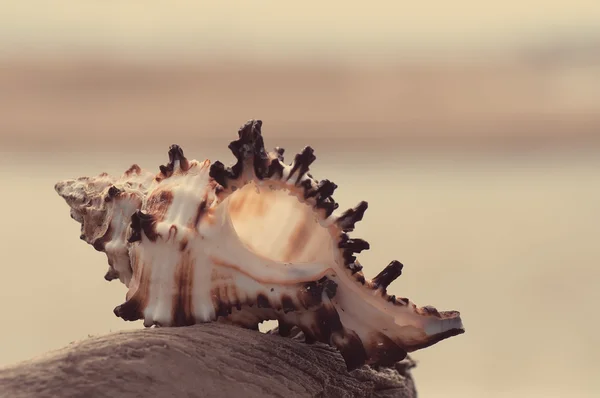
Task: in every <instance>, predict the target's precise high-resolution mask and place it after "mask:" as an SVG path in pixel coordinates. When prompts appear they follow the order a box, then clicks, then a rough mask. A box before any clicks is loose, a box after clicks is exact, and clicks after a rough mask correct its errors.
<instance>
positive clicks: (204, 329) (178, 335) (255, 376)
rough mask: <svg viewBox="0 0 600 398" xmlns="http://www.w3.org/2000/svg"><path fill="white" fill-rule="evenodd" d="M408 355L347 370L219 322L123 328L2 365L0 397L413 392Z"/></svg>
mask: <svg viewBox="0 0 600 398" xmlns="http://www.w3.org/2000/svg"><path fill="white" fill-rule="evenodd" d="M413 366H414V363H413V362H412V361H411V360H410V359H407V360H404V361H402V362H400V363H398V364H397V365H396V368H395V369H381V370H379V371H377V370H373V369H371V368H369V367H366V366H365V367H363V368H360V369H357V370H354V371H352V372H350V373H349V372H347V370H346V366H345V364H344V361H343V359H342V357H341V356H340V354H339V353H338V352H336V351H335V350H334V349H332V348H330V347H328V346H326V345H323V344H319V343H317V344H312V345H309V344H305V343H303V342H300V341H298V339H295V338H283V337H279V336H277V335H274V333H269V334H263V333H259V332H256V331H252V330H246V329H241V328H238V327H234V326H228V325H225V324H220V323H209V324H202V325H196V326H190V327H180V328H152V329H144V330H135V331H126V332H119V333H114V334H110V335H107V336H102V337H94V338H89V339H87V340H84V341H81V342H78V343H73V344H71V345H70V346H68V347H66V348H63V349H61V350H59V351H55V352H51V353H49V354H46V355H45V356H43V357H39V358H36V359H33V360H30V361H26V362H23V363H20V364H16V365H14V366H11V367H8V368H4V369H0V397H2V398H4V397H10V398H20V397H40V398H42V397H111V398H116V397H243V398H252V397H285V398H291V397H402V398H412V397H416V392H415V388H414V384H413V380H412V377H411V374H410V369H411V368H412V367H413Z"/></svg>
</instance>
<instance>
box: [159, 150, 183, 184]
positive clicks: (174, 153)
mask: <svg viewBox="0 0 600 398" xmlns="http://www.w3.org/2000/svg"><path fill="white" fill-rule="evenodd" d="M177 167H179V168H180V169H181V170H182V171H187V170H188V169H189V168H190V164H189V162H188V160H187V158H186V157H185V156H184V155H183V149H181V147H180V146H179V145H177V144H173V145H171V146H170V147H169V163H168V164H167V165H162V166H160V173H161V174H162V176H163V177H164V178H168V177H171V176H172V175H173V173H174V171H175V169H176V168H177Z"/></svg>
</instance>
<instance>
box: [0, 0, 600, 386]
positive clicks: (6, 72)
mask: <svg viewBox="0 0 600 398" xmlns="http://www.w3.org/2000/svg"><path fill="white" fill-rule="evenodd" d="M194 4H195V5H194ZM224 4H225V3H223V4H221V3H216V2H215V3H205V2H203V3H202V5H200V2H197V3H196V2H183V1H175V2H167V1H145V2H138V1H119V2H106V1H102V2H100V1H90V0H87V1H83V0H80V1H54V2H46V1H42V0H36V1H33V0H30V1H22V2H16V1H15V2H11V3H10V4H3V5H1V6H0V166H1V167H0V178H2V181H3V184H2V186H3V188H2V195H0V206H1V207H2V208H3V209H5V211H4V217H3V219H2V222H3V228H2V229H0V267H2V273H1V275H2V277H0V298H1V300H0V311H1V312H2V314H3V316H2V320H3V321H2V326H3V327H2V329H1V331H0V366H3V365H7V364H10V363H14V362H16V361H20V360H24V359H27V358H30V357H32V356H35V355H40V354H42V353H44V352H46V351H48V350H50V349H54V348H59V347H61V346H64V345H66V344H68V343H69V342H71V341H74V340H78V339H83V338H86V337H87V336H88V334H103V333H108V332H109V331H111V330H112V331H114V330H119V329H126V328H139V327H142V326H141V324H140V323H125V322H123V321H121V320H120V319H118V318H116V317H115V316H114V315H113V314H112V309H113V307H115V306H116V305H118V304H120V303H122V301H123V300H124V295H125V288H124V287H123V286H122V285H118V284H117V282H112V283H107V282H105V281H104V279H103V278H102V277H103V275H104V272H105V269H106V259H105V257H104V255H102V254H99V253H96V252H95V251H94V250H93V249H92V248H91V247H88V246H86V245H84V244H83V243H82V242H81V241H79V239H78V236H79V226H78V224H77V223H75V222H74V221H72V220H71V219H70V218H69V215H68V208H67V205H66V204H65V203H64V202H63V201H62V200H61V199H60V198H59V197H58V196H57V195H56V194H55V193H54V190H53V185H54V183H55V182H56V181H58V180H60V179H65V178H70V177H75V176H80V175H91V174H93V175H95V174H98V173H100V172H102V171H107V172H114V173H121V172H122V171H124V170H125V169H126V168H127V167H128V166H129V165H130V164H131V163H133V162H139V163H140V164H141V165H142V166H143V167H147V168H154V169H156V170H158V166H159V165H160V164H163V163H165V161H166V151H167V148H168V145H169V144H171V143H178V144H180V145H182V146H183V148H184V150H185V152H186V154H187V155H188V156H189V157H192V158H198V159H204V158H210V159H212V160H217V159H219V160H224V161H227V162H230V161H232V156H231V155H230V153H229V151H228V150H227V148H226V147H227V144H228V143H229V141H231V140H232V139H234V138H235V137H236V131H237V128H238V127H239V126H240V125H241V124H243V123H244V122H245V121H246V120H247V119H249V118H260V119H262V120H263V122H264V125H263V132H264V135H265V140H266V144H267V146H269V147H273V146H277V145H279V146H284V147H285V148H286V150H287V151H286V153H287V157H288V158H289V159H291V158H292V157H293V154H295V153H296V152H297V151H299V150H301V149H302V147H303V146H305V145H311V146H313V147H314V148H315V151H316V155H317V161H316V162H315V164H314V174H315V176H316V177H317V178H329V179H331V180H333V181H334V182H336V183H337V184H338V185H339V186H340V188H339V189H338V193H337V199H338V200H339V201H340V202H341V206H342V207H350V206H353V205H355V204H356V203H357V202H358V201H360V200H363V199H364V200H367V201H369V203H370V207H369V210H368V211H367V214H366V216H365V220H364V221H363V222H361V223H360V224H359V226H358V228H357V230H356V232H355V235H356V236H359V237H362V238H365V239H367V240H368V241H370V242H371V250H370V251H369V252H366V253H364V254H363V255H362V256H361V261H362V263H363V264H365V265H366V274H367V275H368V276H370V277H372V276H374V275H375V273H377V272H378V271H379V270H380V269H381V268H382V267H383V266H384V265H385V264H387V263H388V262H389V261H390V260H392V259H398V260H400V261H402V262H403V263H404V264H405V271H404V275H403V276H402V277H401V278H399V280H398V281H397V282H395V283H394V284H393V285H392V286H391V287H390V291H391V292H392V293H396V294H399V295H402V296H407V297H410V298H412V299H413V300H414V301H415V302H416V303H418V304H420V305H426V304H433V305H436V306H437V307H438V308H440V309H459V310H460V311H461V313H462V314H463V319H464V322H465V326H466V328H467V333H466V334H464V335H462V336H459V337H455V338H452V339H450V340H446V341H444V342H442V343H440V344H438V345H435V346H434V347H431V348H428V349H426V350H424V351H421V352H418V353H416V354H415V355H414V356H415V358H416V359H417V360H418V361H419V366H418V368H417V369H416V370H415V377H416V381H417V386H418V389H419V392H420V394H421V396H423V397H567V396H568V397H592V396H593V397H596V396H598V394H599V393H600V379H598V376H597V375H598V373H599V371H600V365H599V364H600V338H599V337H598V332H597V330H598V327H599V326H600V322H599V321H598V319H597V316H596V315H595V313H596V308H597V303H598V302H599V301H600V283H599V282H598V278H599V277H600V270H599V268H598V266H599V264H600V245H598V236H599V233H600V226H599V224H600V184H599V182H598V173H599V172H600V156H599V155H600V3H598V2H597V1H566V0H564V1H563V0H556V1H553V2H551V3H549V2H546V1H520V2H517V1H512V0H509V1H504V2H500V3H498V2H496V3H494V4H493V5H492V4H480V3H478V2H473V1H467V0H457V1H454V2H451V3H445V2H444V3H443V2H441V1H439V2H435V3H434V2H428V3H413V4H403V3H399V2H393V1H370V2H368V5H367V3H364V4H363V3H359V2H356V3H351V4H349V3H347V2H342V1H330V2H326V3H321V2H312V1H305V2H302V4H298V5H294V6H292V5H291V3H281V2H274V1H254V2H241V1H234V2H228V3H227V4H229V6H225V5H224Z"/></svg>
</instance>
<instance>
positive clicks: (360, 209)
mask: <svg viewBox="0 0 600 398" xmlns="http://www.w3.org/2000/svg"><path fill="white" fill-rule="evenodd" d="M368 207H369V204H368V203H367V202H365V201H364V200H363V201H362V202H360V203H359V204H358V205H356V207H354V208H352V209H348V210H346V211H345V212H344V213H343V214H342V215H341V216H339V217H338V219H337V221H336V223H337V225H338V226H339V227H340V228H341V229H342V231H344V232H351V231H354V226H355V224H356V223H357V222H359V221H360V220H362V219H363V216H364V215H365V211H366V210H367V208H368Z"/></svg>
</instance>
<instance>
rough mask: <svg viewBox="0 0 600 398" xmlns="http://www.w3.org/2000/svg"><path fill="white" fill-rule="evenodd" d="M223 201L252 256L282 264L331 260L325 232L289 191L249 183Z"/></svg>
mask: <svg viewBox="0 0 600 398" xmlns="http://www.w3.org/2000/svg"><path fill="white" fill-rule="evenodd" d="M227 202H228V203H227V204H226V205H227V209H228V212H227V213H228V216H229V219H230V221H231V223H232V225H233V227H234V229H235V232H236V234H237V235H238V238H239V239H240V240H241V241H242V243H243V244H244V245H245V246H246V247H247V248H248V249H250V250H251V251H253V252H254V253H256V254H258V255H260V256H263V257H267V258H269V259H271V260H273V261H277V262H282V263H287V262H293V263H295V264H301V263H314V262H327V261H331V260H332V258H333V255H334V250H333V249H334V247H333V240H332V239H331V236H330V234H329V231H328V230H327V229H326V228H323V227H322V226H321V225H320V224H319V222H318V219H317V214H316V213H315V211H314V210H313V209H312V207H311V206H309V205H308V204H306V203H303V202H301V201H300V200H299V199H298V198H297V197H296V196H295V195H294V194H292V193H290V192H289V191H287V190H284V189H276V188H273V187H270V186H266V185H264V186H258V185H257V184H255V183H254V182H250V183H248V184H246V185H245V186H243V187H242V188H240V189H237V190H236V191H235V192H233V194H232V195H230V196H229V197H228V198H227Z"/></svg>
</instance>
